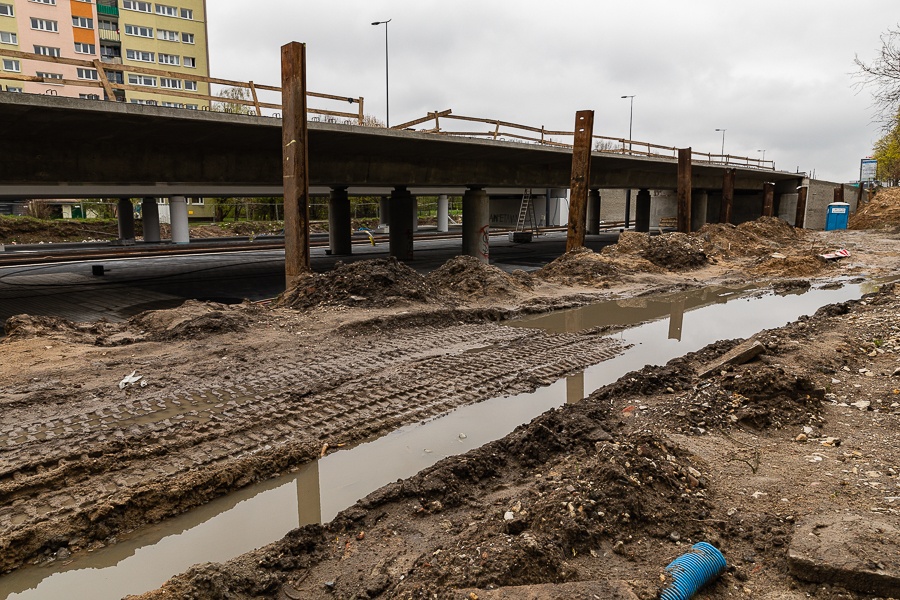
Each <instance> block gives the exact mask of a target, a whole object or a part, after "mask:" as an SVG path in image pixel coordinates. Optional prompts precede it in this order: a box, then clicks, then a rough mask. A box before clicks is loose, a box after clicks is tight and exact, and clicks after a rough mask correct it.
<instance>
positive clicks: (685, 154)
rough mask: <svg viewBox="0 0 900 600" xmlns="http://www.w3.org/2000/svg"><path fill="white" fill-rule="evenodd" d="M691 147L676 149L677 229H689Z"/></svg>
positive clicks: (683, 231)
mask: <svg viewBox="0 0 900 600" xmlns="http://www.w3.org/2000/svg"><path fill="white" fill-rule="evenodd" d="M691 156H692V153H691V149H690V148H679V149H678V231H680V232H681V233H690V231H691V186H692V185H693V181H692V177H691Z"/></svg>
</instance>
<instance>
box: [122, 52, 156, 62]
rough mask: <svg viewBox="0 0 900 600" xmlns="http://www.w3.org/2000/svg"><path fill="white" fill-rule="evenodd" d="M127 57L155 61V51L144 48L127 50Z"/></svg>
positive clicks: (141, 60)
mask: <svg viewBox="0 0 900 600" xmlns="http://www.w3.org/2000/svg"><path fill="white" fill-rule="evenodd" d="M125 58H127V59H128V60H137V61H140V62H155V61H154V60H153V52H146V51H144V50H125Z"/></svg>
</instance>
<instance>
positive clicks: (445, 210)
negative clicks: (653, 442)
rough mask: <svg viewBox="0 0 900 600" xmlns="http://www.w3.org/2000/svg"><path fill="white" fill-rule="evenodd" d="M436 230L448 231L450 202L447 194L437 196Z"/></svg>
mask: <svg viewBox="0 0 900 600" xmlns="http://www.w3.org/2000/svg"><path fill="white" fill-rule="evenodd" d="M437 230H438V231H440V232H444V231H450V202H449V200H448V199H447V194H441V195H440V196H438V205H437Z"/></svg>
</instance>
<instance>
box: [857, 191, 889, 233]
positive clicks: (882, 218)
mask: <svg viewBox="0 0 900 600" xmlns="http://www.w3.org/2000/svg"><path fill="white" fill-rule="evenodd" d="M898 226H900V188H882V189H880V190H878V193H877V194H875V197H874V198H872V200H871V201H869V202H867V203H866V204H864V205H863V206H862V207H861V208H859V209H858V210H857V211H856V213H854V214H853V215H851V216H850V222H849V224H848V226H847V227H848V228H849V229H878V228H884V227H898Z"/></svg>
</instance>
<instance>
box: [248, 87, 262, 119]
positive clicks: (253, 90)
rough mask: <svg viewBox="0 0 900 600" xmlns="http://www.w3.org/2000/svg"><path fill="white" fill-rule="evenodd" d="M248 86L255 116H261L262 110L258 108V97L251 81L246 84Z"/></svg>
mask: <svg viewBox="0 0 900 600" xmlns="http://www.w3.org/2000/svg"><path fill="white" fill-rule="evenodd" d="M248 83H249V84H250V94H252V95H253V106H254V107H255V108H256V114H257V116H260V117H261V116H262V109H260V107H259V97H258V96H257V95H256V86H255V85H253V82H252V81H249V82H248Z"/></svg>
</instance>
